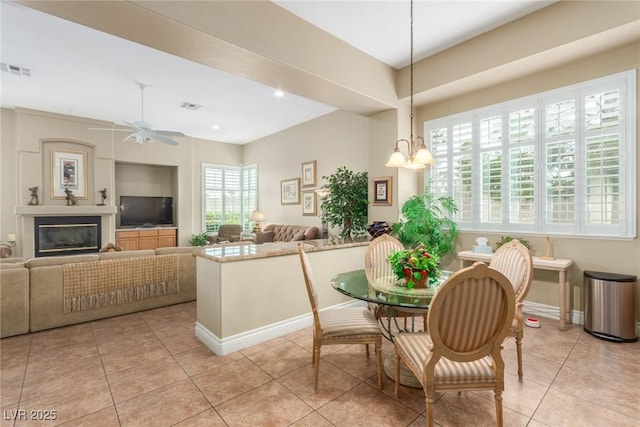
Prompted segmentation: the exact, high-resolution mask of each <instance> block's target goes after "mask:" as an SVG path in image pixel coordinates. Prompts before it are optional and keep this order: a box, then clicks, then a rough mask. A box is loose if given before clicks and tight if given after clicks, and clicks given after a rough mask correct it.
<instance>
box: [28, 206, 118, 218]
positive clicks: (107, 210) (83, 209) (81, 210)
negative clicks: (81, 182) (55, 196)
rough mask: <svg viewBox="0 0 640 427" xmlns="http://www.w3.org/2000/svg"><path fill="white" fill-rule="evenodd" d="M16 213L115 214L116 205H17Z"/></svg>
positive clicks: (32, 214)
mask: <svg viewBox="0 0 640 427" xmlns="http://www.w3.org/2000/svg"><path fill="white" fill-rule="evenodd" d="M15 213H16V215H23V216H40V215H115V214H116V213H117V208H116V207H115V206H91V205H87V206H82V205H80V206H52V205H37V206H16V207H15Z"/></svg>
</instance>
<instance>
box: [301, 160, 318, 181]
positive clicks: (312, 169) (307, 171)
mask: <svg viewBox="0 0 640 427" xmlns="http://www.w3.org/2000/svg"><path fill="white" fill-rule="evenodd" d="M316 185H317V184H316V161H315V160H312V161H310V162H304V163H303V164H302V186H303V187H315V186H316Z"/></svg>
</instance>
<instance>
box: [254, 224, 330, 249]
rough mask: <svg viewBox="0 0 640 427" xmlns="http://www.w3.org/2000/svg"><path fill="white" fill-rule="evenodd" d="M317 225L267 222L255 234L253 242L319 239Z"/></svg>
mask: <svg viewBox="0 0 640 427" xmlns="http://www.w3.org/2000/svg"><path fill="white" fill-rule="evenodd" d="M319 238H320V230H319V229H318V227H313V226H308V225H282V224H269V225H267V226H265V227H264V229H263V231H262V232H260V233H257V234H256V237H255V243H258V244H259V243H267V242H293V241H297V240H311V239H319Z"/></svg>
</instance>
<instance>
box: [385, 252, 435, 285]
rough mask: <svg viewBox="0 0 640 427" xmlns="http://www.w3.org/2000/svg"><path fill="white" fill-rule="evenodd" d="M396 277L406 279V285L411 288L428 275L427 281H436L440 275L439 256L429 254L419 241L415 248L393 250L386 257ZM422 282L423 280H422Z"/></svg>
mask: <svg viewBox="0 0 640 427" xmlns="http://www.w3.org/2000/svg"><path fill="white" fill-rule="evenodd" d="M387 260H388V261H389V263H390V264H391V268H392V269H393V272H394V274H395V275H396V277H397V278H398V279H406V281H407V287H408V288H413V287H414V286H415V284H416V283H418V282H420V281H421V279H426V277H427V276H428V279H429V283H431V282H434V283H437V281H438V276H439V275H440V258H439V257H438V256H437V255H435V254H430V253H429V252H428V251H427V250H426V249H425V248H424V246H423V245H422V244H421V243H420V244H418V246H416V247H415V248H409V249H405V250H402V251H398V252H394V253H392V254H391V255H389V256H388V257H387ZM423 282H424V281H423Z"/></svg>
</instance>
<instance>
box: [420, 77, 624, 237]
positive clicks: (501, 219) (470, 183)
mask: <svg viewBox="0 0 640 427" xmlns="http://www.w3.org/2000/svg"><path fill="white" fill-rule="evenodd" d="M635 84H636V75H635V71H628V72H624V73H619V74H616V75H612V76H608V77H604V78H601V79H597V80H592V81H589V82H584V83H581V84H578V85H573V86H570V87H566V88H562V89H558V90H554V91H550V92H545V93H542V94H537V95H534V96H531V97H527V98H523V99H518V100H513V101H509V102H505V103H502V104H499V105H494V106H490V107H485V108H482V109H478V110H473V111H469V112H465V113H461V114H457V115H455V116H450V117H446V118H442V119H438V120H433V121H430V122H426V123H425V135H426V139H427V143H428V145H429V148H430V149H431V153H432V155H433V157H434V159H435V163H433V164H432V165H431V168H429V169H427V170H426V172H425V174H426V176H425V178H426V180H427V181H431V182H432V188H431V190H432V191H433V192H434V193H435V194H436V195H437V196H441V195H452V196H453V198H454V200H455V201H456V204H457V206H458V208H459V211H458V212H457V213H456V217H455V220H456V222H457V223H458V226H459V227H460V229H461V230H488V231H496V232H528V233H543V234H571V235H576V234H580V235H586V236H608V237H635V234H636V230H635V224H636V217H635V215H636V213H635V206H636V171H635V158H636V155H635V149H636V135H635V130H636V99H635Z"/></svg>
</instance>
